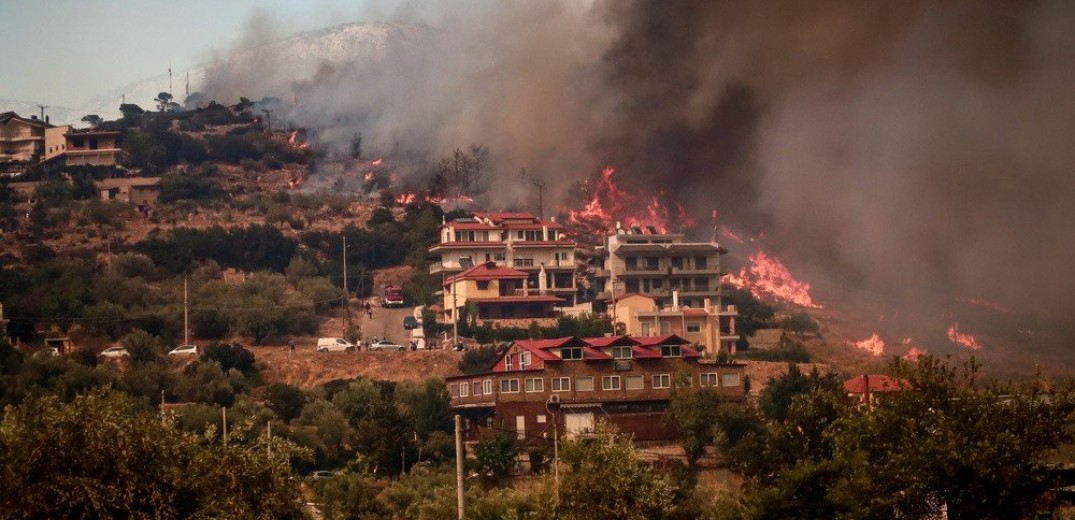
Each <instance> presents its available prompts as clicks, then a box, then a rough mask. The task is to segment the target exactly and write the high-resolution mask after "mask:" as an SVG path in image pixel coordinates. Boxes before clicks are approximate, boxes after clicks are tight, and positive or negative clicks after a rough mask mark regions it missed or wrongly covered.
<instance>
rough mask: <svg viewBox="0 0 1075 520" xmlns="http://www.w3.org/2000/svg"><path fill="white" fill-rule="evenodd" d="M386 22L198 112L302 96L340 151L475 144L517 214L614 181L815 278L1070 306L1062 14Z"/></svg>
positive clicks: (411, 10)
mask: <svg viewBox="0 0 1075 520" xmlns="http://www.w3.org/2000/svg"><path fill="white" fill-rule="evenodd" d="M394 15H395V16H397V17H401V18H404V19H406V23H393V24H390V25H387V26H384V27H387V29H385V30H386V31H387V32H386V34H388V36H385V37H384V38H383V39H382V40H378V41H384V42H386V43H385V44H384V45H382V46H379V47H378V48H377V49H376V52H369V53H358V51H356V56H355V57H354V58H353V59H343V60H339V59H336V60H311V62H310V63H306V64H305V66H304V67H299V68H296V67H293V66H281V65H280V64H272V63H270V64H263V63H262V62H261V61H260V60H251V63H254V64H255V65H253V66H245V65H239V64H236V62H235V61H234V60H230V61H228V62H227V63H230V64H231V65H229V66H227V67H218V68H217V69H215V70H214V71H211V73H210V74H209V79H208V81H207V85H206V91H207V92H208V93H209V94H210V96H211V97H215V98H217V99H231V98H235V97H237V96H239V95H247V96H251V95H252V93H254V94H253V95H258V96H260V95H276V96H280V97H282V98H287V97H289V96H291V95H292V94H297V95H298V97H299V99H300V103H299V105H298V106H297V107H295V109H294V110H293V113H292V114H290V117H291V118H293V120H294V121H295V122H297V123H299V124H304V125H309V126H312V127H321V128H324V130H323V132H322V133H321V134H320V135H321V139H322V140H323V141H324V142H325V143H326V144H328V145H334V146H337V147H340V148H341V149H342V148H343V147H345V146H346V143H347V140H348V139H349V138H350V136H351V135H353V133H354V132H356V131H357V132H362V133H363V135H364V136H365V137H366V139H367V142H368V143H369V144H370V145H371V146H375V147H377V148H378V149H380V150H383V151H386V152H390V151H396V152H403V151H405V152H408V153H411V154H417V155H420V156H427V157H430V158H435V157H439V156H443V155H445V154H447V153H448V152H449V151H450V150H452V149H454V148H457V147H465V146H467V145H470V144H472V143H480V144H484V145H486V146H488V147H489V148H490V150H491V151H492V154H493V158H494V160H495V162H494V170H495V172H496V175H494V179H493V189H492V190H490V191H491V192H493V193H496V194H497V195H498V199H497V200H498V201H501V200H502V201H506V202H509V203H510V202H516V201H519V200H523V201H529V200H530V198H531V195H530V193H529V192H530V191H531V190H530V188H529V187H528V186H527V185H526V184H524V183H521V182H519V178H518V175H517V174H516V172H517V171H518V169H519V168H523V167H525V168H527V169H528V170H529V171H530V172H532V173H536V174H537V175H539V176H544V177H545V178H546V179H547V180H548V181H549V184H550V188H554V191H553V193H552V194H551V195H552V196H553V197H559V198H560V199H561V200H563V196H564V194H565V193H566V191H567V187H569V186H570V185H571V183H572V182H574V181H577V180H582V179H588V178H592V177H593V176H594V175H596V174H597V173H598V172H600V170H601V168H602V167H604V166H607V165H612V166H615V167H616V168H617V172H618V173H617V175H618V178H619V179H621V180H622V181H623V183H624V184H625V185H626V186H627V187H628V188H629V189H632V190H638V191H642V190H645V191H646V192H658V191H663V192H664V193H665V194H666V197H667V198H668V199H669V202H672V201H682V202H684V203H686V204H687V205H688V206H689V207H690V208H691V209H692V210H694V212H695V214H696V215H697V216H698V217H699V220H702V221H704V220H705V217H706V216H707V215H708V213H709V210H710V209H711V208H719V209H720V210H721V214H722V215H723V216H724V218H726V219H728V220H729V221H731V222H732V223H733V224H735V225H737V226H738V227H740V228H743V229H747V230H749V231H753V232H760V231H765V232H767V233H768V235H769V236H770V237H771V240H772V241H773V245H775V246H777V247H779V248H780V249H781V251H782V252H783V253H784V254H785V255H786V256H788V257H789V258H790V259H792V263H793V264H794V263H799V264H801V265H803V266H810V267H811V268H812V269H813V270H814V272H813V273H811V275H815V276H818V277H819V278H825V277H826V276H825V275H827V274H832V273H838V276H828V278H831V279H833V280H838V281H839V282H838V283H843V284H848V285H853V286H856V287H865V288H868V289H869V290H870V291H872V293H873V294H884V295H886V296H885V297H891V298H894V299H903V298H907V299H913V298H919V297H922V298H925V297H929V296H932V295H945V296H951V295H964V296H975V297H982V298H988V299H991V300H998V301H1002V302H1006V305H1008V306H1012V307H1018V306H1024V307H1027V308H1045V309H1049V310H1050V312H1052V313H1055V314H1070V312H1066V311H1070V310H1071V309H1072V308H1073V307H1075V305H1073V304H1075V276H1071V275H1070V270H1069V269H1070V268H1069V265H1070V264H1071V262H1072V260H1073V259H1075V232H1073V231H1072V229H1071V228H1072V226H1073V224H1075V175H1072V172H1071V168H1072V165H1075V147H1072V146H1070V144H1069V143H1070V141H1071V136H1072V135H1075V96H1073V95H1072V94H1071V85H1072V84H1073V80H1075V32H1073V31H1071V30H1070V27H1072V24H1073V22H1075V4H1072V3H1070V2H1065V1H1062V0H1053V1H1036V2H1008V1H999V0H998V1H962V2H961V1H955V2H944V3H940V2H925V1H917V2H916V1H907V2H846V1H838V0H820V1H813V2H721V1H702V0H699V1H681V2H667V1H644V0H638V1H634V2H628V1H617V2H613V1H609V2H593V3H583V2H562V3H547V2H542V3H538V2H482V3H474V2H447V3H444V2H407V3H405V4H403V6H402V7H400V8H399V9H397V10H396V11H395V13H394ZM252 33H255V34H256V31H252ZM255 40H256V41H260V39H255ZM249 52H251V51H249V50H247V49H245V48H241V49H236V50H235V51H234V52H231V53H230V54H229V56H231V57H234V56H241V55H243V53H249ZM358 54H360V55H358ZM322 61H324V63H322ZM238 86H241V87H242V88H241V89H240V88H239V87H238ZM259 87H260V88H261V90H260V91H257V92H256V93H255V91H256V90H257V89H258V88H259Z"/></svg>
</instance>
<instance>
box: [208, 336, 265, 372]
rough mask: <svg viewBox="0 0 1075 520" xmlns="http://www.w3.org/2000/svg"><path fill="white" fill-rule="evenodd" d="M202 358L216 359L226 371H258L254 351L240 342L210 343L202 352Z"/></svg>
mask: <svg viewBox="0 0 1075 520" xmlns="http://www.w3.org/2000/svg"><path fill="white" fill-rule="evenodd" d="M202 360H203V361H215V362H216V363H217V364H219V365H220V369H221V370H223V371H225V372H226V371H228V370H231V369H235V370H238V371H240V372H243V373H252V372H257V366H256V365H254V353H253V352H251V351H249V350H247V349H246V348H244V347H243V346H242V345H240V344H238V343H234V344H228V343H210V344H209V345H207V346H206V347H205V350H204V351H203V352H202Z"/></svg>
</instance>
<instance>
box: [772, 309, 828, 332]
mask: <svg viewBox="0 0 1075 520" xmlns="http://www.w3.org/2000/svg"><path fill="white" fill-rule="evenodd" d="M780 328H782V329H784V330H786V331H788V332H798V333H800V334H801V333H806V332H812V333H814V334H816V333H817V332H818V331H819V330H820V327H819V326H818V323H817V321H816V320H814V318H811V317H810V315H809V314H807V313H805V312H797V313H795V314H792V315H791V316H788V317H787V318H784V321H781V322H780Z"/></svg>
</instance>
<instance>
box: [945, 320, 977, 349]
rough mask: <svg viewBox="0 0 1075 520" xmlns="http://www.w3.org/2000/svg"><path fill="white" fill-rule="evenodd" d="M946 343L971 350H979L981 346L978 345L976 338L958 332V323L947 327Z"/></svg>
mask: <svg viewBox="0 0 1075 520" xmlns="http://www.w3.org/2000/svg"><path fill="white" fill-rule="evenodd" d="M948 341H951V342H952V343H956V344H959V345H963V346H964V347H967V348H969V349H971V350H981V349H982V344H981V343H978V338H975V337H974V336H972V335H970V334H966V333H963V332H959V323H958V322H954V323H952V325H950V326H949V327H948Z"/></svg>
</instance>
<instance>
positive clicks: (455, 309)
mask: <svg viewBox="0 0 1075 520" xmlns="http://www.w3.org/2000/svg"><path fill="white" fill-rule="evenodd" d="M456 345H459V306H458V304H457V303H456V301H455V281H452V348H453V349H454V348H455V347H456ZM457 417H458V416H457Z"/></svg>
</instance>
